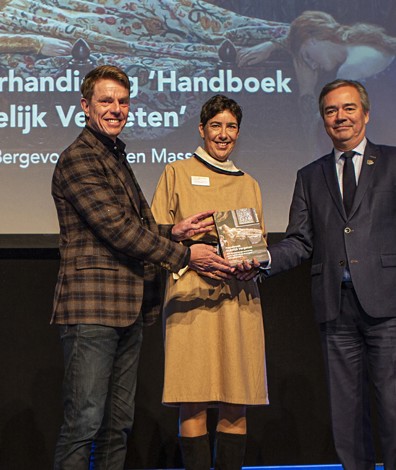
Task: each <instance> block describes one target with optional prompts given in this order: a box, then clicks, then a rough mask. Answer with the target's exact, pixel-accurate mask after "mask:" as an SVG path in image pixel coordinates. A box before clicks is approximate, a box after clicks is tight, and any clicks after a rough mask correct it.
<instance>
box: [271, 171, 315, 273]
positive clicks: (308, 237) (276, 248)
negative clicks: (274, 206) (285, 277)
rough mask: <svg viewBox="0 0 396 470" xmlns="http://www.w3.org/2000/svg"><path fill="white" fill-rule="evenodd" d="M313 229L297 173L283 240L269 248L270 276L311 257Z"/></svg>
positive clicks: (299, 176)
mask: <svg viewBox="0 0 396 470" xmlns="http://www.w3.org/2000/svg"><path fill="white" fill-rule="evenodd" d="M312 250H313V229H312V221H311V213H310V209H309V204H308V202H307V199H306V197H305V191H304V184H303V176H302V173H301V171H299V172H298V173H297V180H296V185H295V188H294V194H293V199H292V203H291V206H290V214H289V224H288V227H287V230H286V236H285V238H284V239H283V240H282V241H281V242H279V243H276V244H274V245H271V246H270V247H269V252H270V254H271V269H270V275H274V274H278V273H280V272H282V271H286V270H288V269H291V268H294V267H296V266H298V265H299V264H301V263H302V262H303V261H304V260H307V259H309V258H310V257H311V254H312Z"/></svg>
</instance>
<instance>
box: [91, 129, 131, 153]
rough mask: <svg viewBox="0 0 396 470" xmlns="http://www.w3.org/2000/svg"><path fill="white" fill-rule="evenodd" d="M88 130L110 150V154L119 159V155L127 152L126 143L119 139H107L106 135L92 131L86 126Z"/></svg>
mask: <svg viewBox="0 0 396 470" xmlns="http://www.w3.org/2000/svg"><path fill="white" fill-rule="evenodd" d="M86 129H88V130H89V131H90V132H91V133H92V134H93V135H94V136H95V137H96V138H97V139H98V140H100V142H102V144H103V145H104V146H105V147H106V148H107V149H108V150H110V152H111V153H112V154H113V155H115V156H116V157H117V158H119V155H120V154H122V153H124V152H125V147H126V145H125V143H124V142H123V141H122V140H121V139H119V138H118V137H117V139H116V141H115V142H114V140H112V139H110V137H107V136H106V135H103V134H101V133H100V132H98V131H95V130H94V129H92V127H89V126H86Z"/></svg>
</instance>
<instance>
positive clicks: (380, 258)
mask: <svg viewBox="0 0 396 470" xmlns="http://www.w3.org/2000/svg"><path fill="white" fill-rule="evenodd" d="M319 107H320V112H321V115H322V118H323V121H324V126H325V129H326V132H327V134H328V135H329V136H330V138H331V140H332V142H333V145H334V149H333V151H332V152H331V153H330V154H328V155H325V156H324V157H322V158H320V159H319V160H316V161H314V162H313V163H311V164H309V165H307V166H306V167H304V168H303V169H301V170H299V172H298V174H297V181H296V186H295V190H294V195H293V200H292V204H291V208H290V220H289V225H288V228H287V233H286V237H285V239H284V240H282V241H281V242H280V243H278V244H275V245H273V246H271V247H270V248H269V251H270V255H271V265H270V273H271V275H273V274H276V273H279V272H281V271H284V270H286V269H290V268H292V267H294V266H297V265H298V264H299V263H300V262H302V261H303V260H306V259H312V269H311V275H312V298H313V306H314V312H315V316H316V319H317V321H318V323H319V326H320V334H321V341H322V346H323V353H324V359H325V365H326V372H327V376H328V389H329V396H330V405H331V419H332V427H333V435H334V441H335V446H336V450H337V453H338V456H339V458H340V461H341V463H342V464H343V466H344V469H345V470H369V469H370V470H374V468H375V456H374V450H373V442H372V435H371V423H370V421H371V420H370V403H369V378H370V379H371V381H372V384H373V386H374V391H375V400H376V405H377V411H378V418H379V420H378V421H379V426H378V428H379V435H380V442H381V448H382V458H383V462H384V464H385V468H386V469H387V470H395V469H396V148H395V147H388V146H383V145H374V144H373V143H371V142H369V141H368V140H367V139H366V137H365V132H366V124H367V123H368V121H369V108H370V104H369V98H368V96H367V93H366V90H365V89H364V87H363V86H362V85H361V84H360V83H358V82H354V81H348V80H335V81H334V82H331V83H329V84H327V85H326V86H325V87H324V88H323V90H322V92H321V94H320V98H319ZM350 151H352V152H350ZM351 164H352V165H351Z"/></svg>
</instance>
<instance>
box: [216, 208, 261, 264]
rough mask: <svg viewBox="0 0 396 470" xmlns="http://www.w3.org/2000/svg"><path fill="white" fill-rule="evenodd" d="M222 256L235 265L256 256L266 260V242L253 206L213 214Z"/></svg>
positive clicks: (258, 258)
mask: <svg viewBox="0 0 396 470" xmlns="http://www.w3.org/2000/svg"><path fill="white" fill-rule="evenodd" d="M213 219H214V222H215V226H216V230H217V233H218V236H219V242H220V248H221V252H222V255H223V257H224V258H225V259H226V260H227V261H228V262H229V263H230V264H231V265H232V266H236V265H237V264H238V263H241V262H242V261H244V260H248V261H251V260H252V259H253V258H256V259H257V260H258V261H259V262H260V263H263V262H265V261H268V251H267V244H266V242H265V240H264V237H263V232H262V230H261V227H260V222H259V220H258V217H257V212H256V209H255V208H252V207H250V208H243V209H232V210H228V211H222V212H215V213H214V214H213Z"/></svg>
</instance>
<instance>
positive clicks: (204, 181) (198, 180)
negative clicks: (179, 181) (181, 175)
mask: <svg viewBox="0 0 396 470" xmlns="http://www.w3.org/2000/svg"><path fill="white" fill-rule="evenodd" d="M191 184H192V185H193V186H210V180H209V177H208V176H191Z"/></svg>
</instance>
